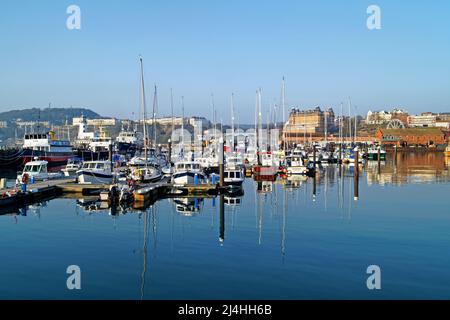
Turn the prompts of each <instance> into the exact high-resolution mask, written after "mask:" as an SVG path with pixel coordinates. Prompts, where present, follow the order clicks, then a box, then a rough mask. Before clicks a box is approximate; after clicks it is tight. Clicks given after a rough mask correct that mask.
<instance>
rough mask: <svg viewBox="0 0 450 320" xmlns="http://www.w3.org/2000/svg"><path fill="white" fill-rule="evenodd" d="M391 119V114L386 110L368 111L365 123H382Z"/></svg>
mask: <svg viewBox="0 0 450 320" xmlns="http://www.w3.org/2000/svg"><path fill="white" fill-rule="evenodd" d="M391 120H392V114H391V113H390V112H387V111H384V110H382V111H370V110H369V112H367V117H366V124H383V123H387V122H389V121H391Z"/></svg>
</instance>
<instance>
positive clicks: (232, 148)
mask: <svg viewBox="0 0 450 320" xmlns="http://www.w3.org/2000/svg"><path fill="white" fill-rule="evenodd" d="M230 147H231V152H234V93H232V94H231V145H230Z"/></svg>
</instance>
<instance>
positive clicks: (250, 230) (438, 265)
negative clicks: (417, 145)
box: [0, 154, 450, 299]
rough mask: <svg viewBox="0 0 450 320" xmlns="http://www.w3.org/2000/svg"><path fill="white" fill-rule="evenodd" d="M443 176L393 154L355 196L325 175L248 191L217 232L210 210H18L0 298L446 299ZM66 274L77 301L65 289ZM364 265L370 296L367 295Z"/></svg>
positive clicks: (57, 205) (228, 202)
mask: <svg viewBox="0 0 450 320" xmlns="http://www.w3.org/2000/svg"><path fill="white" fill-rule="evenodd" d="M449 168H450V163H447V164H446V162H445V159H444V157H443V156H442V155H441V154H409V155H407V154H399V155H398V157H397V161H396V163H395V162H394V160H393V159H392V157H389V158H388V161H387V162H386V163H382V164H381V168H378V166H377V163H376V162H371V163H367V164H365V166H364V169H362V171H361V174H360V177H359V180H358V181H359V182H358V184H355V180H354V178H353V168H352V167H348V166H343V167H342V170H341V172H340V171H339V167H338V166H335V165H330V166H327V167H323V168H322V169H321V170H320V176H319V177H318V178H317V179H316V180H315V181H314V179H311V178H309V179H307V180H304V179H301V180H297V181H295V180H283V179H280V178H278V180H277V181H275V182H274V183H272V182H262V183H257V182H255V181H254V180H253V179H250V178H249V179H247V180H246V181H245V184H244V195H243V196H241V197H237V198H227V197H224V199H223V201H224V214H223V219H221V215H220V201H221V199H220V197H218V198H215V199H165V200H160V201H158V202H156V203H155V204H154V205H153V206H151V207H149V208H147V209H146V210H143V211H137V210H133V209H122V208H117V209H113V210H111V209H110V208H104V209H102V208H99V207H98V205H95V204H91V205H90V206H89V205H87V204H84V205H83V204H80V203H79V201H78V202H77V199H55V200H51V201H48V202H45V203H41V204H39V205H35V206H29V207H27V208H23V209H21V210H19V211H18V212H12V213H10V214H5V215H2V216H0V261H1V262H2V270H1V272H0V298H1V299H16V298H20V299H353V298H356V299H398V298H401V299H409V298H412V299H416V298H417V299H419V298H425V299H431V298H432V299H450V250H449V248H450V173H449ZM340 175H341V176H342V178H340V177H339V176H340ZM355 187H357V188H355ZM85 200H89V199H85ZM69 265H78V266H79V267H80V268H81V290H68V289H67V287H66V280H67V277H68V276H69V275H68V274H67V273H66V268H67V267H68V266H69ZM369 265H378V266H379V267H380V268H381V290H368V289H367V286H366V280H367V278H368V276H369V275H368V274H367V273H366V269H367V267H368V266H369Z"/></svg>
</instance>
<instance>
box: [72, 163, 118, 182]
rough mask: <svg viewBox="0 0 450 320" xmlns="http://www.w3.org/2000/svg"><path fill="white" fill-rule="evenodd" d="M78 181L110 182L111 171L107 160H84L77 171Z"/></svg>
mask: <svg viewBox="0 0 450 320" xmlns="http://www.w3.org/2000/svg"><path fill="white" fill-rule="evenodd" d="M77 177H78V183H111V182H112V180H113V172H112V170H111V162H109V161H86V162H84V163H83V166H82V167H81V169H80V170H78V171H77Z"/></svg>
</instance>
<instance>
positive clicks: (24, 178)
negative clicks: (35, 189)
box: [22, 173, 28, 184]
mask: <svg viewBox="0 0 450 320" xmlns="http://www.w3.org/2000/svg"><path fill="white" fill-rule="evenodd" d="M22 183H23V184H27V183H28V173H24V174H23V175H22Z"/></svg>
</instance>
